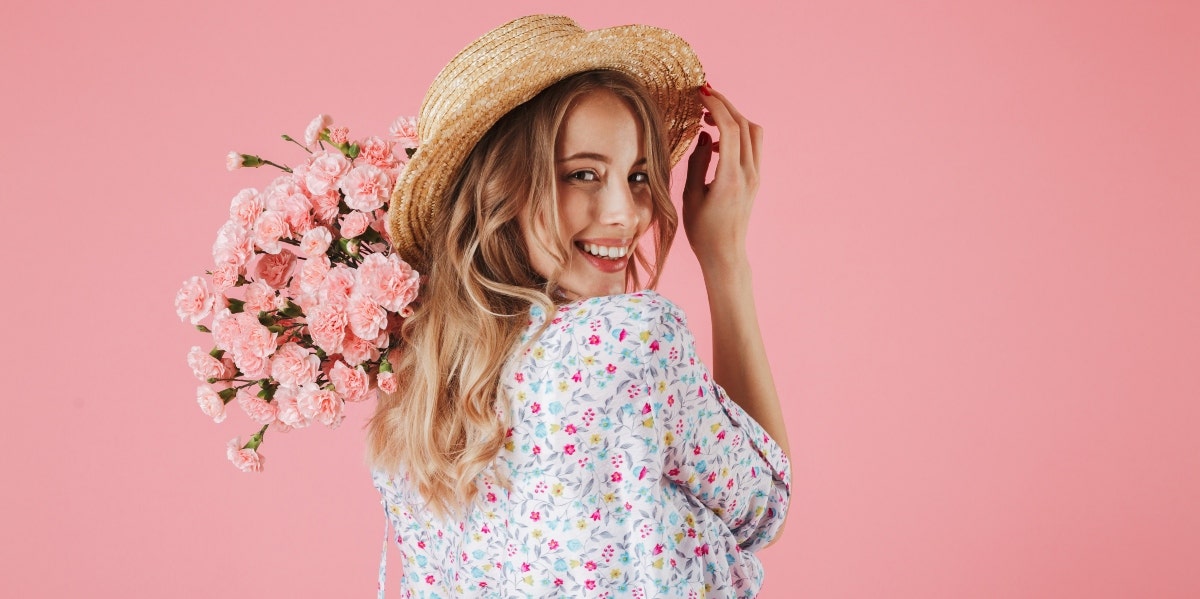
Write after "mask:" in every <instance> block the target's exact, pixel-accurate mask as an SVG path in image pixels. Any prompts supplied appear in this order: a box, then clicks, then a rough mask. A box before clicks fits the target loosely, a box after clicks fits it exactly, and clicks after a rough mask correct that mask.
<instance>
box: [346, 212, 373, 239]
mask: <svg viewBox="0 0 1200 599" xmlns="http://www.w3.org/2000/svg"><path fill="white" fill-rule="evenodd" d="M370 224H371V217H369V216H367V215H366V214H365V213H363V212H359V211H357V210H351V211H350V212H349V213H347V214H345V215H343V216H342V219H341V223H340V225H341V227H340V228H341V231H342V237H345V238H347V239H350V238H354V237H358V236H359V235H362V234H363V233H365V232H366V231H367V227H368V226H369V225H370Z"/></svg>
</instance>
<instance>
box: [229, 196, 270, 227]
mask: <svg viewBox="0 0 1200 599" xmlns="http://www.w3.org/2000/svg"><path fill="white" fill-rule="evenodd" d="M262 211H263V200H262V196H260V195H258V190H257V189H254V188H253V187H247V188H246V189H243V190H241V191H239V192H237V195H235V196H233V200H231V201H230V202H229V220H232V221H235V222H237V224H239V225H241V226H242V227H244V228H246V229H249V228H250V226H251V225H253V224H254V221H256V220H258V215H259V214H262Z"/></svg>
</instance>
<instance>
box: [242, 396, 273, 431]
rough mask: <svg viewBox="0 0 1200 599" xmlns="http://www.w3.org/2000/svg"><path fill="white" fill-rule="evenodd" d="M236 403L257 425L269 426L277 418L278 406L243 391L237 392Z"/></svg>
mask: <svg viewBox="0 0 1200 599" xmlns="http://www.w3.org/2000/svg"><path fill="white" fill-rule="evenodd" d="M237 402H238V407H240V408H242V411H243V412H245V413H246V415H247V416H249V417H250V419H251V420H253V421H255V422H257V423H259V424H271V423H272V422H275V420H276V418H278V417H279V406H277V405H275V404H274V403H272V402H269V401H267V400H265V399H263V398H261V397H258V396H256V395H253V394H251V393H246V392H244V390H243V391H239V392H238V396H237Z"/></svg>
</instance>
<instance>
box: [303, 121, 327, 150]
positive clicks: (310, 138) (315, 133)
mask: <svg viewBox="0 0 1200 599" xmlns="http://www.w3.org/2000/svg"><path fill="white" fill-rule="evenodd" d="M331 124H333V119H331V118H329V115H327V114H318V115H317V116H316V118H314V119H313V120H312V122H310V123H309V124H308V127H307V128H305V129H304V145H306V146H308V147H310V148H311V147H312V146H313V144H315V143H317V140H319V139H321V132H322V131H324V130H325V129H326V128H328V127H329V125H331Z"/></svg>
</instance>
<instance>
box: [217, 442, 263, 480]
mask: <svg viewBox="0 0 1200 599" xmlns="http://www.w3.org/2000/svg"><path fill="white" fill-rule="evenodd" d="M225 456H226V457H228V458H229V461H230V462H233V465H234V466H237V467H238V469H239V470H241V471H242V472H261V471H262V467H263V457H262V456H261V455H259V453H258V452H257V451H255V450H253V449H248V448H244V447H242V442H241V440H240V439H238V438H237V437H234V438H233V439H230V440H229V443H228V444H227V445H226V446H225Z"/></svg>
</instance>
